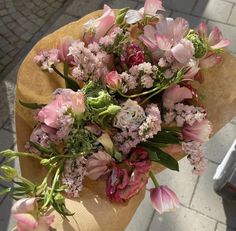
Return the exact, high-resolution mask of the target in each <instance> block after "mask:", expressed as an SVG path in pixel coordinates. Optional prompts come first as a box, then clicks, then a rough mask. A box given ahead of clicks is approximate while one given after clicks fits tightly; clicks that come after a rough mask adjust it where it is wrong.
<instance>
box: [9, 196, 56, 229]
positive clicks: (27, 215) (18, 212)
mask: <svg viewBox="0 0 236 231" xmlns="http://www.w3.org/2000/svg"><path fill="white" fill-rule="evenodd" d="M37 207H38V206H37V201H36V198H23V199H20V200H18V201H17V202H16V203H15V204H14V205H13V207H12V214H13V216H14V218H15V219H16V221H17V229H18V230H19V231H32V230H35V231H48V230H49V227H50V225H51V224H52V223H53V221H54V215H49V216H41V217H40V216H37V214H38V211H37Z"/></svg>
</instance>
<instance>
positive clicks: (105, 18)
mask: <svg viewBox="0 0 236 231" xmlns="http://www.w3.org/2000/svg"><path fill="white" fill-rule="evenodd" d="M114 25H115V13H114V11H113V10H112V9H111V8H110V7H109V6H108V5H106V4H105V5H104V8H103V15H102V16H101V17H99V18H97V19H90V20H89V21H88V22H87V23H85V24H84V27H85V30H86V31H87V32H90V34H89V33H88V36H89V37H90V38H89V39H86V35H85V40H90V41H87V42H92V41H95V42H98V41H99V39H100V38H101V37H103V36H104V35H105V34H106V33H107V32H112V30H111V28H112V26H114ZM91 32H92V33H94V34H92V35H91Z"/></svg>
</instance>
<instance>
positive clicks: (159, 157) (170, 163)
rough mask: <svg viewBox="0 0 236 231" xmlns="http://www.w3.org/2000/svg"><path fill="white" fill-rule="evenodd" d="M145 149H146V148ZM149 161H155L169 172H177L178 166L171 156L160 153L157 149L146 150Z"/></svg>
mask: <svg viewBox="0 0 236 231" xmlns="http://www.w3.org/2000/svg"><path fill="white" fill-rule="evenodd" d="M146 148H147V147H146ZM147 150H148V154H149V159H150V160H151V161H155V162H157V163H159V164H161V165H163V166H165V167H167V168H169V169H171V170H174V171H179V164H178V161H177V160H176V159H174V158H173V157H172V156H171V155H169V154H168V153H166V152H164V151H162V150H161V149H159V148H156V149H153V148H147Z"/></svg>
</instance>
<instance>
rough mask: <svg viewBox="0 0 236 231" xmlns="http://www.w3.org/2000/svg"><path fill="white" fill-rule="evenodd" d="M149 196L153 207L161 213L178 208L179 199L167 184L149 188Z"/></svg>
mask: <svg viewBox="0 0 236 231" xmlns="http://www.w3.org/2000/svg"><path fill="white" fill-rule="evenodd" d="M150 197H151V202H152V206H153V207H154V209H155V210H156V211H157V212H158V213H160V214H162V213H164V212H169V211H172V210H174V209H176V208H179V199H178V197H177V196H176V194H175V193H174V192H173V191H172V190H171V189H169V188H168V187H167V186H159V187H157V188H153V189H150Z"/></svg>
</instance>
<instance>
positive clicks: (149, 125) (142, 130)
mask: <svg viewBox="0 0 236 231" xmlns="http://www.w3.org/2000/svg"><path fill="white" fill-rule="evenodd" d="M145 112H146V114H147V117H146V120H145V121H144V122H143V123H142V125H141V126H140V127H139V135H140V136H141V137H142V141H146V140H147V139H150V138H153V136H154V135H156V134H157V133H158V132H159V131H161V114H160V110H159V108H158V106H157V105H156V104H149V105H148V106H147V108H146V110H145Z"/></svg>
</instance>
